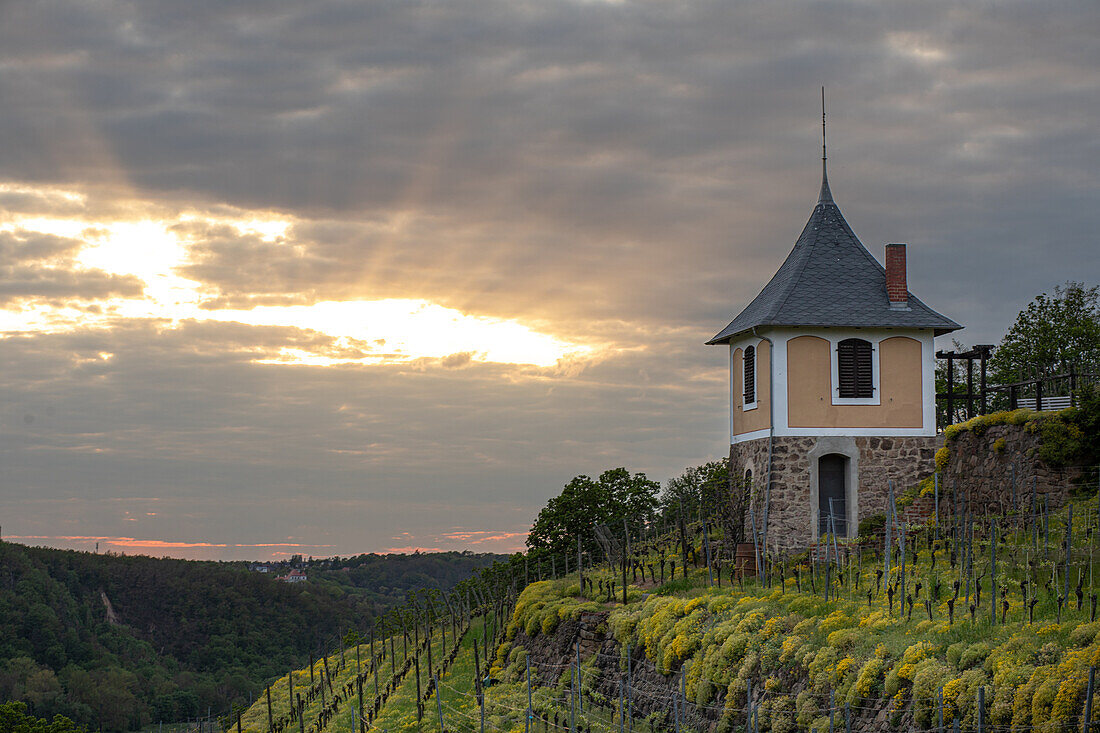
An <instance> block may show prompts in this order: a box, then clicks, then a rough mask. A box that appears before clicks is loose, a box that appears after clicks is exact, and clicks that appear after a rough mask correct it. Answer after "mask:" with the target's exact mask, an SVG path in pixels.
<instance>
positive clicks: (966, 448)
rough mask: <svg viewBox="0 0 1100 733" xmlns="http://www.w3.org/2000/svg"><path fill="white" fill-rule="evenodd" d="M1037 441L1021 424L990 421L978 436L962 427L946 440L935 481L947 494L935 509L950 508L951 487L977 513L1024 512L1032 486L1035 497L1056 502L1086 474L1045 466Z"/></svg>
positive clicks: (951, 507) (1029, 498)
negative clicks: (945, 458)
mask: <svg viewBox="0 0 1100 733" xmlns="http://www.w3.org/2000/svg"><path fill="white" fill-rule="evenodd" d="M1040 444H1041V441H1040V437H1039V435H1037V434H1035V433H1032V432H1030V431H1029V430H1028V429H1027V425H1026V424H1025V425H994V426H993V427H990V428H987V429H986V430H985V432H983V433H981V434H977V433H975V432H973V431H964V432H961V433H959V435H958V436H957V437H956V438H955V439H954V440H951V441H947V442H946V443H945V445H946V446H947V448H948V450H949V451H950V455H949V458H948V461H947V465H945V466H944V468H943V471H942V472H941V474H940V483H941V488H942V489H943V490H944V492H945V493H946V494H947V495H948V497H949V498H948V499H947V501H943V500H941V502H940V509H941V511H945V512H950V511H952V509H953V506H954V492H955V491H956V490H957V492H958V496H959V497H960V498H961V499H963V500H965V499H967V498H969V500H970V504H971V507H972V508H973V509H974V511H976V512H978V513H981V514H985V513H990V512H1009V511H1025V512H1026V511H1030V507H1031V492H1032V487H1033V486H1034V489H1035V493H1036V495H1037V497H1039V500H1040V501H1041V500H1042V499H1041V497H1044V496H1045V497H1047V499H1048V501H1049V502H1050V505H1051V506H1061V505H1062V504H1063V503H1064V502H1065V500H1066V498H1067V497H1068V496H1069V492H1070V490H1071V489H1072V487H1073V486H1074V485H1075V484H1078V483H1081V482H1084V481H1088V478H1089V477H1088V476H1086V475H1085V472H1084V470H1083V469H1081V468H1065V469H1063V468H1056V467H1052V466H1048V465H1047V464H1046V463H1045V462H1044V461H1043V460H1042V458H1040V457H1039V446H1040ZM1013 467H1015V481H1013ZM1093 480H1094V483H1095V476H1093Z"/></svg>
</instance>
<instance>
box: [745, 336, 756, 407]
mask: <svg viewBox="0 0 1100 733" xmlns="http://www.w3.org/2000/svg"><path fill="white" fill-rule="evenodd" d="M744 361H745V393H744V398H745V404H746V405H751V404H752V403H754V402H756V347H755V346H746V347H745V359H744Z"/></svg>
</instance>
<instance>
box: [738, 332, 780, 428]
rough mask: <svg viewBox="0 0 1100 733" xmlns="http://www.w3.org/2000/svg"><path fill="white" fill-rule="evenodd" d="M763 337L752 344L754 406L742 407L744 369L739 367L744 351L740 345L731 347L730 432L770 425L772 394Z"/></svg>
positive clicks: (767, 355) (769, 360)
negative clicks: (731, 418)
mask: <svg viewBox="0 0 1100 733" xmlns="http://www.w3.org/2000/svg"><path fill="white" fill-rule="evenodd" d="M769 349H770V347H769V345H768V342H767V341H761V342H760V343H759V344H757V345H756V409H755V410H748V411H746V410H745V396H744V395H745V369H744V367H743V364H744V362H743V361H742V359H743V358H744V352H743V351H742V350H741V349H734V351H733V374H732V375H730V376H731V381H732V383H733V420H732V421H731V425H732V427H733V434H734V435H742V434H744V433H751V432H752V431H754V430H767V429H768V428H769V427H771V423H770V421H771V414H770V410H769V407H768V405H769V400H771V397H772V385H771V373H770V371H771V370H770V368H769V367H770V365H771V359H770V355H771V352H770V351H769Z"/></svg>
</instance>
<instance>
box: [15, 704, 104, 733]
mask: <svg viewBox="0 0 1100 733" xmlns="http://www.w3.org/2000/svg"><path fill="white" fill-rule="evenodd" d="M83 730H84V729H83V728H81V727H78V726H77V724H76V723H74V722H73V721H71V720H69V719H68V718H65V717H62V716H60V715H55V716H54V718H53V720H44V719H42V718H35V717H33V716H31V715H27V705H26V703H22V702H9V703H0V731H2V732H3V733H82V731H83Z"/></svg>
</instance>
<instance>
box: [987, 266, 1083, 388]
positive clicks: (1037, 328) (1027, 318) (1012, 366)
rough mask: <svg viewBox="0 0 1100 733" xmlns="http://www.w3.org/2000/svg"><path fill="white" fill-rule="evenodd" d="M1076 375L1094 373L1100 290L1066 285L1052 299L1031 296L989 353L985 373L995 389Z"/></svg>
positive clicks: (1059, 287) (1068, 283)
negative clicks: (988, 372) (1074, 372)
mask: <svg viewBox="0 0 1100 733" xmlns="http://www.w3.org/2000/svg"><path fill="white" fill-rule="evenodd" d="M1071 366H1073V367H1074V368H1076V369H1077V371H1078V372H1082V371H1083V372H1094V373H1095V372H1097V371H1100V287H1098V286H1093V287H1091V288H1090V287H1086V286H1085V285H1084V284H1083V283H1077V282H1067V283H1066V284H1065V285H1064V286H1058V287H1056V288H1054V296H1053V297H1052V296H1050V295H1048V294H1046V293H1042V294H1040V295H1038V296H1036V298H1035V300H1033V301H1031V302H1030V303H1029V304H1028V305H1027V307H1026V308H1024V309H1023V310H1022V311H1020V313H1019V315H1017V316H1016V322H1015V323H1014V324H1013V325H1012V328H1010V329H1009V331H1008V333H1006V334H1005V336H1004V338H1003V339H1002V340H1001V344H1000V346H998V347H997V350H996V351H995V352H994V353H993V358H992V359H991V360H990V369H991V371H992V374H993V377H994V380H995V381H996V382H997V383H999V384H1010V383H1012V382H1018V381H1023V380H1025V379H1033V378H1036V377H1049V376H1053V375H1055V374H1063V373H1065V372H1067V371H1069V369H1070V367H1071Z"/></svg>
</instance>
